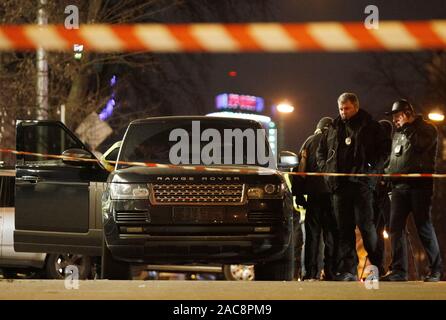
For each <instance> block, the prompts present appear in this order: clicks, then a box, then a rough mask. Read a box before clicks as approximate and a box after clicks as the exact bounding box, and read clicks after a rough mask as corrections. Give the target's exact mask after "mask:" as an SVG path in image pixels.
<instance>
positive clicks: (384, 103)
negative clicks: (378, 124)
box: [178, 0, 446, 151]
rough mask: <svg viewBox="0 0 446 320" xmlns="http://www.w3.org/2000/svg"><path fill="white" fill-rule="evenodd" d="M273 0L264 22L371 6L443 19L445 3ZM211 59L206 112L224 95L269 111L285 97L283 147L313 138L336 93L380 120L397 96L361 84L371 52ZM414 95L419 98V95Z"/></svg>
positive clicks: (342, 16)
mask: <svg viewBox="0 0 446 320" xmlns="http://www.w3.org/2000/svg"><path fill="white" fill-rule="evenodd" d="M272 1H273V2H271V4H270V8H271V14H270V18H267V19H266V20H267V21H283V22H310V21H364V19H365V17H366V16H367V15H366V14H365V13H364V9H365V7H366V6H367V5H369V4H373V5H376V6H377V7H378V8H379V14H380V20H381V21H382V20H424V19H445V18H446V0H425V1H409V0H404V1H401V0H400V1H395V0H385V1H383V0H381V1H376V0H374V1H362V0H350V1H346V0H345V1H334V0H330V1H327V0H312V1H298V0H272ZM246 21H252V20H250V19H249V18H247V20H246ZM239 22H243V21H239ZM382 54H383V53H380V54H379V55H382ZM212 61H213V63H212V64H211V66H210V70H209V72H210V74H211V76H210V83H209V84H208V85H207V86H206V88H203V98H204V100H205V101H206V103H208V105H209V111H212V110H213V109H212V108H213V105H214V97H215V95H217V94H219V93H222V92H235V93H242V94H251V95H258V96H262V97H264V98H265V100H266V107H267V108H270V107H271V106H272V105H273V104H275V103H278V102H280V101H281V100H283V99H287V100H288V101H290V102H291V103H292V104H293V105H294V106H295V112H294V113H293V114H292V115H289V117H288V118H287V121H286V143H287V147H288V149H291V150H294V151H296V150H297V149H298V148H299V147H300V145H301V144H302V142H303V141H304V140H305V138H306V137H307V136H308V135H310V134H312V132H313V131H314V127H315V126H316V123H317V121H318V120H319V119H320V118H321V117H323V116H333V117H334V116H336V115H337V104H336V100H337V97H338V96H339V94H340V93H342V92H344V91H352V92H355V93H357V94H358V95H359V99H360V103H361V107H362V108H364V109H366V110H368V111H370V112H371V113H372V114H373V115H374V116H375V118H376V119H378V120H379V119H381V118H383V117H384V116H383V115H382V113H383V111H384V110H387V109H388V108H390V106H391V104H392V102H393V101H394V100H396V99H398V98H400V97H399V96H397V95H396V93H395V92H393V91H392V90H385V89H381V90H376V89H375V90H371V88H370V87H369V86H368V85H366V84H364V83H363V82H362V80H363V79H362V78H364V77H367V72H368V71H370V70H371V69H370V68H373V66H372V64H371V63H372V62H371V61H372V56H371V53H369V52H366V53H364V52H363V53H311V52H310V53H292V54H264V53H258V54H219V55H214V56H213V57H212ZM231 70H235V71H237V77H230V76H229V75H228V72H229V71H231ZM412 94H413V95H414V96H417V95H421V94H422V92H412ZM178 113H179V114H181V110H178Z"/></svg>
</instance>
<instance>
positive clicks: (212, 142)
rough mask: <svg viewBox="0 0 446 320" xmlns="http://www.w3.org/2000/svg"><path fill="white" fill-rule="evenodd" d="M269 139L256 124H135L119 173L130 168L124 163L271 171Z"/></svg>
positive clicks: (125, 144)
mask: <svg viewBox="0 0 446 320" xmlns="http://www.w3.org/2000/svg"><path fill="white" fill-rule="evenodd" d="M266 136H267V135H266V133H265V131H264V129H262V127H261V126H260V124H258V123H257V122H253V121H240V120H232V119H231V120H227V119H218V120H216V119H209V120H207V119H205V120H191V119H175V120H152V121H141V122H136V123H132V124H131V125H130V126H129V128H128V130H127V133H126V135H125V138H124V142H123V146H122V148H121V152H120V155H119V161H120V162H121V163H119V164H118V169H119V168H125V167H128V166H130V165H129V164H125V163H123V162H146V163H147V162H148V163H159V164H179V165H187V164H195V165H198V164H199V165H233V164H237V165H240V164H241V165H256V166H263V167H268V166H269V165H270V163H271V159H272V158H273V157H272V154H271V150H270V148H269V144H268V141H267V139H266ZM270 155H271V156H270ZM265 159H266V160H265Z"/></svg>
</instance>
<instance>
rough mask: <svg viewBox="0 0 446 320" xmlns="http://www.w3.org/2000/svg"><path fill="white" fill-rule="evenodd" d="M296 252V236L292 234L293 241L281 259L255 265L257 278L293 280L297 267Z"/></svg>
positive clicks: (263, 279) (264, 279) (262, 279)
mask: <svg viewBox="0 0 446 320" xmlns="http://www.w3.org/2000/svg"><path fill="white" fill-rule="evenodd" d="M294 252H295V249H294V236H291V243H290V245H289V246H288V248H287V249H286V251H285V253H284V255H283V257H282V258H281V259H279V260H274V261H271V262H266V263H261V264H257V265H256V266H255V268H254V269H255V277H256V280H261V281H274V280H275V281H292V280H293V279H294V268H295V258H294Z"/></svg>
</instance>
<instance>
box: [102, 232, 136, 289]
mask: <svg viewBox="0 0 446 320" xmlns="http://www.w3.org/2000/svg"><path fill="white" fill-rule="evenodd" d="M101 278H102V279H108V280H130V279H131V268H130V264H129V263H128V262H124V261H119V260H116V259H114V258H113V256H112V253H111V252H110V249H108V247H107V244H106V243H105V241H104V242H103V244H102V260H101Z"/></svg>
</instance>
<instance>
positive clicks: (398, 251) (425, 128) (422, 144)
mask: <svg viewBox="0 0 446 320" xmlns="http://www.w3.org/2000/svg"><path fill="white" fill-rule="evenodd" d="M387 114H388V115H392V117H393V123H394V124H395V126H396V131H397V132H396V133H395V135H394V137H393V143H392V152H391V155H390V162H389V166H388V168H387V169H386V171H387V172H388V173H434V171H435V157H436V152H437V130H436V128H435V127H434V126H433V125H432V124H430V123H428V122H426V121H425V120H423V118H422V117H421V116H420V115H416V114H415V112H414V109H413V107H412V105H411V104H410V103H409V102H408V101H407V100H399V101H396V102H395V103H394V104H393V106H392V111H390V112H387ZM432 193H433V180H432V178H406V179H403V178H395V179H393V180H392V204H391V214H390V238H391V244H392V264H391V268H390V269H391V272H389V273H388V274H387V275H385V276H384V277H383V278H382V279H381V280H383V281H407V269H408V262H407V246H406V241H405V240H406V239H405V234H404V229H405V227H406V221H407V217H408V215H409V214H410V212H412V214H413V217H414V220H415V225H416V227H417V231H418V235H419V237H420V239H421V242H422V244H423V246H424V249H425V250H426V253H427V256H428V259H429V264H430V270H431V272H430V274H429V275H428V276H427V277H426V278H425V279H424V280H425V281H427V282H437V281H440V279H441V276H442V272H443V265H442V261H441V255H440V249H439V246H438V241H437V236H436V234H435V230H434V227H433V225H432V221H431V214H430V210H431V198H432Z"/></svg>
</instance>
